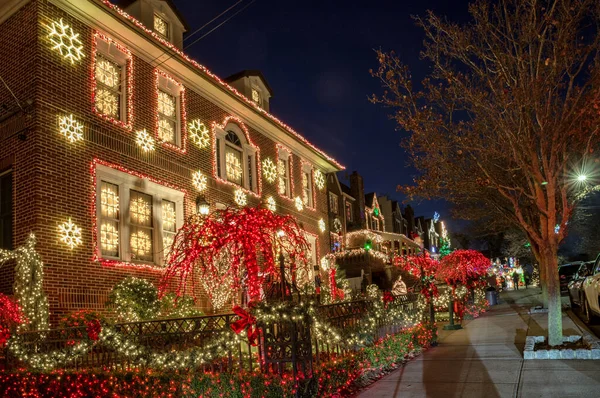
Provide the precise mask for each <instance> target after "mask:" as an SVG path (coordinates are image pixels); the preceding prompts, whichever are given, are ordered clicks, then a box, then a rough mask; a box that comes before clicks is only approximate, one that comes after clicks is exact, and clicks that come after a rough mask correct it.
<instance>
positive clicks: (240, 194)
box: [233, 188, 248, 206]
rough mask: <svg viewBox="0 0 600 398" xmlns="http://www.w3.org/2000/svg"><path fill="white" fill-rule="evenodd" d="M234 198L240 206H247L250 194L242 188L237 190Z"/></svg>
mask: <svg viewBox="0 0 600 398" xmlns="http://www.w3.org/2000/svg"><path fill="white" fill-rule="evenodd" d="M233 200H234V201H235V203H237V205H238V206H246V205H247V204H248V196H247V195H246V193H245V192H244V191H243V190H242V189H240V188H238V189H236V190H235V192H234V196H233Z"/></svg>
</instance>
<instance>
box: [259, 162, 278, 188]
mask: <svg viewBox="0 0 600 398" xmlns="http://www.w3.org/2000/svg"><path fill="white" fill-rule="evenodd" d="M262 166H263V175H264V176H265V180H267V182H269V183H271V184H272V183H274V182H275V180H276V179H277V167H276V166H275V163H273V161H272V160H271V159H270V158H266V159H265V160H263V164H262Z"/></svg>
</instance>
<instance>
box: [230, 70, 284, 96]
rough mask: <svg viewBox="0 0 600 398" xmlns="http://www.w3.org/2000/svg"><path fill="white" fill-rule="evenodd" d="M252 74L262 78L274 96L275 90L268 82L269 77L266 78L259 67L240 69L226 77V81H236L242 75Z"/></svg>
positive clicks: (270, 93) (248, 75)
mask: <svg viewBox="0 0 600 398" xmlns="http://www.w3.org/2000/svg"><path fill="white" fill-rule="evenodd" d="M250 76H256V77H258V78H259V79H260V80H262V82H263V84H264V85H265V87H266V88H267V90H268V91H269V95H270V96H271V97H272V96H273V90H272V89H271V86H269V83H268V82H267V79H265V76H264V75H263V74H262V72H261V71H259V70H258V69H246V70H242V71H240V72H238V73H234V74H233V75H231V76H229V77H226V78H225V81H226V82H227V83H231V82H234V81H236V80H239V79H241V78H242V77H250Z"/></svg>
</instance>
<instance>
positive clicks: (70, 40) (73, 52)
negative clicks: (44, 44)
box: [46, 18, 84, 64]
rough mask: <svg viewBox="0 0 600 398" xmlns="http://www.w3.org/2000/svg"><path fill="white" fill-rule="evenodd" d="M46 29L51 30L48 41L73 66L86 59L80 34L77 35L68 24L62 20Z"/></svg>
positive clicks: (54, 22)
mask: <svg viewBox="0 0 600 398" xmlns="http://www.w3.org/2000/svg"><path fill="white" fill-rule="evenodd" d="M46 27H47V28H48V30H49V33H48V39H50V42H51V43H52V49H53V50H57V51H58V52H59V53H60V55H62V56H63V57H64V58H65V59H67V60H68V61H70V62H71V64H74V63H75V61H80V60H81V59H82V58H83V57H84V54H83V44H82V43H81V40H80V39H79V33H75V32H74V31H73V29H72V28H71V27H70V26H69V25H68V24H66V23H64V22H63V19H62V18H61V19H60V20H59V21H58V22H57V21H53V22H52V23H51V24H50V25H49V26H46Z"/></svg>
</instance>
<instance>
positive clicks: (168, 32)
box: [152, 12, 173, 41]
mask: <svg viewBox="0 0 600 398" xmlns="http://www.w3.org/2000/svg"><path fill="white" fill-rule="evenodd" d="M157 18H158V19H160V20H162V21H163V22H164V23H165V24H166V25H167V34H166V35H163V34H162V33H160V32H159V31H157V30H156V29H155V28H154V26H155V23H156V19H157ZM172 26H173V24H172V23H171V21H170V20H169V18H167V17H165V16H164V15H163V14H160V13H157V12H154V15H153V18H152V31H153V32H154V33H156V34H157V35H159V36H160V37H162V38H163V39H165V40H167V41H171V36H172V34H171V27H172Z"/></svg>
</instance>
